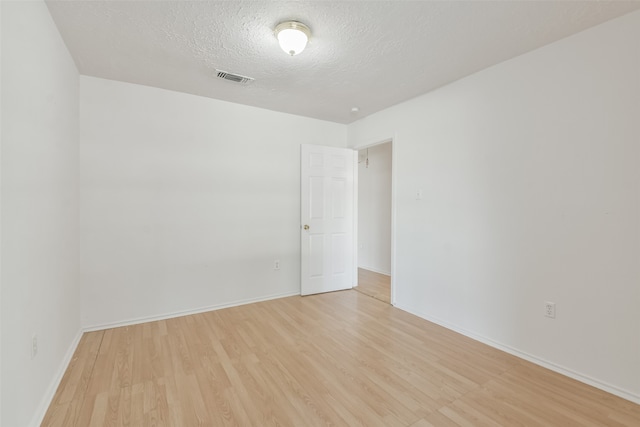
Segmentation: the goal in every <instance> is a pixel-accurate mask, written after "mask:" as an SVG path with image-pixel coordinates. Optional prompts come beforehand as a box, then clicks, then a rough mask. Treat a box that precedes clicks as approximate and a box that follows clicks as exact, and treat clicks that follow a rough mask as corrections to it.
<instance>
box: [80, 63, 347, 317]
mask: <svg viewBox="0 0 640 427" xmlns="http://www.w3.org/2000/svg"><path fill="white" fill-rule="evenodd" d="M80 81H81V84H80V88H81V89H80V92H81V95H80V106H81V107H80V109H81V112H80V122H81V138H80V140H81V150H80V152H81V154H80V157H81V161H80V163H81V201H82V202H81V220H80V222H81V236H82V240H81V266H82V267H81V268H82V271H81V277H82V283H83V324H84V325H85V326H87V327H97V326H104V325H108V324H118V323H120V322H128V321H133V320H136V319H149V318H154V317H156V316H168V315H172V314H177V313H181V312H190V311H193V310H197V309H204V308H212V307H218V306H224V305H228V304H234V303H239V302H248V301H252V300H257V299H265V298H271V297H277V296H282V295H291V294H297V293H299V292H300V242H299V236H300V144H303V143H304V144H318V145H332V146H342V147H344V146H346V126H345V125H339V124H335V123H329V122H323V121H319V120H313V119H309V118H304V117H298V116H293V115H289V114H283V113H276V112H272V111H268V110H263V109H259V108H254V107H247V106H242V105H238V104H232V103H228V102H222V101H217V100H213V99H208V98H202V97H197V96H193V95H188V94H182V93H177V92H171V91H167V90H161V89H156V88H150V87H145V86H139V85H133V84H127V83H120V82H115V81H109V80H102V79H97V78H92V77H84V76H83V77H81V79H80ZM238 90H242V87H241V86H239V87H238ZM275 260H280V262H281V270H279V271H274V270H273V263H274V261H275Z"/></svg>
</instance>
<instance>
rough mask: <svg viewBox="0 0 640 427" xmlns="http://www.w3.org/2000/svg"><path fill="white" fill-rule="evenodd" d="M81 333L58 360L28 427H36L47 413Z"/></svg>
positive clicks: (80, 332) (79, 332)
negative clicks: (60, 359)
mask: <svg viewBox="0 0 640 427" xmlns="http://www.w3.org/2000/svg"><path fill="white" fill-rule="evenodd" d="M82 334H83V331H82V329H81V330H79V331H78V333H77V334H76V336H75V338H74V339H73V341H72V342H71V345H70V346H69V348H68V349H67V353H66V354H65V355H64V358H63V359H62V362H60V365H59V366H58V369H57V371H56V375H55V376H54V377H53V379H52V380H51V383H50V384H49V387H48V388H47V391H46V392H45V394H44V396H43V397H42V400H41V401H40V404H39V405H38V409H36V412H35V414H34V415H33V417H32V418H31V422H30V423H29V426H30V427H38V426H39V425H40V424H42V420H43V419H44V416H45V415H46V414H47V409H49V406H50V405H51V402H52V401H53V397H54V396H55V394H56V391H57V390H58V386H59V385H60V381H62V377H63V376H64V373H65V372H66V371H67V367H68V366H69V363H71V358H73V354H74V353H75V352H76V348H78V344H79V343H80V338H82Z"/></svg>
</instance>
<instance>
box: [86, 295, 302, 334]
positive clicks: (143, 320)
mask: <svg viewBox="0 0 640 427" xmlns="http://www.w3.org/2000/svg"><path fill="white" fill-rule="evenodd" d="M296 295H300V291H296V292H284V293H280V294H272V295H266V296H264V297H260V298H249V299H243V300H238V301H232V302H228V303H224V304H214V305H209V306H206V307H200V308H195V309H192V310H182V311H175V312H172V313H165V314H159V315H155V316H143V317H136V318H133V319H128V320H122V321H119V322H111V323H102V324H97V325H88V326H85V327H84V332H93V331H101V330H103V329H111V328H119V327H121V326H131V325H137V324H140V323H147V322H155V321H157V320H167V319H173V318H174V317H182V316H189V315H192V314H199V313H206V312H207V311H215V310H221V309H223V308H230V307H237V306H240V305H246V304H252V303H254V302H263V301H269V300H272V299H278V298H285V297H291V296H296Z"/></svg>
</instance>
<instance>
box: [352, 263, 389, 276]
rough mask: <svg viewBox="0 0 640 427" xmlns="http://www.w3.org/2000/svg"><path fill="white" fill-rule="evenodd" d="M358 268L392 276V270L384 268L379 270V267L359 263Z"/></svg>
mask: <svg viewBox="0 0 640 427" xmlns="http://www.w3.org/2000/svg"><path fill="white" fill-rule="evenodd" d="M358 268H361V269H362V270H367V271H373V272H374V273H378V274H382V275H384V276H391V272H390V271H382V270H378V269H377V268H373V267H365V266H363V265H359V266H358Z"/></svg>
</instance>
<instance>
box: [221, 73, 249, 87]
mask: <svg viewBox="0 0 640 427" xmlns="http://www.w3.org/2000/svg"><path fill="white" fill-rule="evenodd" d="M216 72H217V73H218V74H217V76H218V78H219V79H224V80H229V81H232V82H236V83H242V84H247V83H250V82H252V81H253V78H251V77H247V76H241V75H240V74H233V73H230V72H228V71H222V70H216Z"/></svg>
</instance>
